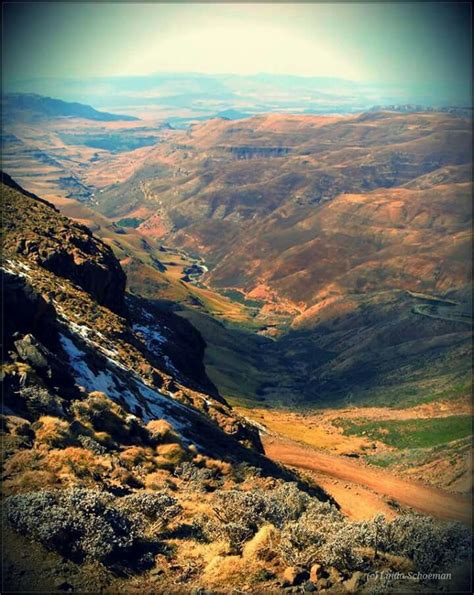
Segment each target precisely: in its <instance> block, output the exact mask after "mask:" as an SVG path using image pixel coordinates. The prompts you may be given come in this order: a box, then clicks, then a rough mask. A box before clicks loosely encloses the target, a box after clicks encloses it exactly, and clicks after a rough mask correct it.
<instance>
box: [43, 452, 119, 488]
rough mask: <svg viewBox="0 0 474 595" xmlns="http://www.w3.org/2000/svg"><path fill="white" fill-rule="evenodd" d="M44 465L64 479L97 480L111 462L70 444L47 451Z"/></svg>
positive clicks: (107, 469) (109, 466)
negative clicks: (67, 446) (69, 445)
mask: <svg viewBox="0 0 474 595" xmlns="http://www.w3.org/2000/svg"><path fill="white" fill-rule="evenodd" d="M45 466H46V467H47V469H48V470H49V471H53V472H54V473H56V474H57V475H58V476H59V477H60V478H62V479H65V480H68V479H72V478H77V479H92V480H95V481H97V480H100V479H101V478H102V476H103V475H104V474H105V473H106V472H107V471H109V470H110V468H111V462H110V461H109V459H107V458H106V457H104V456H102V455H95V454H94V453H92V452H91V451H90V450H86V449H85V448H77V447H74V446H71V447H69V448H64V449H55V450H51V451H49V452H48V454H47V455H46V457H45Z"/></svg>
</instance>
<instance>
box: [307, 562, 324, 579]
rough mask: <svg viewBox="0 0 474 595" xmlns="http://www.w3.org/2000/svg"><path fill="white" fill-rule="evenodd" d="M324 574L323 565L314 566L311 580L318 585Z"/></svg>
mask: <svg viewBox="0 0 474 595" xmlns="http://www.w3.org/2000/svg"><path fill="white" fill-rule="evenodd" d="M323 573H324V570H323V567H322V566H321V564H313V565H312V566H311V570H310V573H309V580H310V581H312V582H313V583H317V582H318V581H319V580H320V579H321V578H323Z"/></svg>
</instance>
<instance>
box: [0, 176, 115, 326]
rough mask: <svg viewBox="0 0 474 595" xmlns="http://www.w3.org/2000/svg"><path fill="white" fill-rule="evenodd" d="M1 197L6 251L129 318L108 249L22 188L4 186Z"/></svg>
mask: <svg viewBox="0 0 474 595" xmlns="http://www.w3.org/2000/svg"><path fill="white" fill-rule="evenodd" d="M6 181H7V182H8V178H7V179H6ZM2 198H3V201H4V220H3V225H4V228H5V232H6V236H5V244H4V247H5V249H6V250H8V251H12V252H15V253H17V254H19V255H21V256H24V257H26V258H27V259H28V260H31V261H32V262H33V263H35V264H37V265H39V266H41V267H43V268H45V269H47V270H49V271H51V272H52V273H55V274H56V275H58V276H60V277H64V278H66V279H69V280H70V281H72V282H73V283H75V284H76V285H78V286H79V287H81V288H82V289H83V290H84V291H86V292H87V293H89V294H90V295H91V296H92V297H93V298H94V299H95V300H96V301H97V302H98V303H99V304H101V305H104V306H107V307H108V308H110V310H112V311H114V312H116V313H118V314H121V315H124V314H125V313H126V308H125V303H124V295H125V282H126V278H125V273H124V272H123V270H122V268H121V267H120V264H119V262H118V260H117V259H116V258H115V256H114V254H113V252H112V250H111V249H110V248H109V247H108V246H106V245H105V244H104V243H103V242H101V241H100V240H98V239H97V238H95V237H94V236H93V235H92V233H91V231H90V230H89V229H88V228H87V227H85V226H83V225H78V224H75V223H72V222H70V221H69V220H67V219H66V218H65V217H62V216H61V215H60V214H59V213H58V211H57V210H56V209H55V208H54V207H53V205H50V204H49V203H47V202H46V201H43V200H39V199H37V198H36V197H34V196H33V195H30V194H29V193H23V192H22V191H21V192H20V191H18V188H16V191H14V190H13V188H12V187H11V186H6V185H3V188H2Z"/></svg>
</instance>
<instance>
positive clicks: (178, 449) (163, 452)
mask: <svg viewBox="0 0 474 595" xmlns="http://www.w3.org/2000/svg"><path fill="white" fill-rule="evenodd" d="M156 452H157V454H158V456H157V457H155V462H156V464H157V466H158V467H159V468H160V469H170V470H172V469H174V468H175V467H177V466H178V465H180V464H181V463H184V462H185V461H188V460H189V459H190V458H191V454H190V453H189V452H187V451H186V450H184V448H183V447H182V446H181V444H177V443H172V444H161V445H160V446H157V448H156Z"/></svg>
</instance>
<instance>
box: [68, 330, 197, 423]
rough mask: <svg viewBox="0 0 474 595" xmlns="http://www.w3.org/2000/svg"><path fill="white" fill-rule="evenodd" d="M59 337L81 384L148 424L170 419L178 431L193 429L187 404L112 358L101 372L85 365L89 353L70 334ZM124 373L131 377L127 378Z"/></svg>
mask: <svg viewBox="0 0 474 595" xmlns="http://www.w3.org/2000/svg"><path fill="white" fill-rule="evenodd" d="M59 338H60V341H61V345H62V347H63V349H64V350H65V351H66V353H67V355H68V359H69V364H70V366H71V368H72V369H73V371H74V377H75V380H76V383H77V384H78V385H80V386H83V387H84V388H85V389H86V390H87V391H89V392H92V391H100V392H103V393H105V394H106V395H107V396H108V397H110V398H111V399H113V400H114V401H117V402H118V403H120V404H124V403H125V404H126V408H127V409H129V410H130V411H132V412H134V413H137V412H140V417H141V418H142V419H143V421H144V422H145V423H146V422H148V421H150V420H152V419H166V420H167V421H169V422H170V423H171V424H172V425H173V427H174V428H176V429H177V430H182V429H184V428H186V427H189V425H190V422H189V421H188V419H187V417H188V416H189V413H190V410H189V408H188V407H186V405H183V404H182V403H179V402H178V401H175V400H174V399H170V398H169V397H167V396H166V395H164V394H163V393H161V392H160V391H158V390H157V389H155V388H153V387H151V386H147V385H146V384H145V383H144V381H143V380H142V379H141V378H140V377H139V376H138V375H137V374H136V373H135V372H134V371H133V370H130V369H126V368H124V367H123V366H120V367H117V366H116V364H115V363H112V362H110V360H109V359H108V358H105V359H106V361H107V362H108V364H109V366H110V367H104V369H103V370H100V371H97V372H94V371H92V370H91V368H90V367H89V366H88V365H87V363H86V362H85V357H86V355H87V354H86V352H85V351H83V350H82V349H80V348H79V347H77V345H76V344H75V343H74V341H72V340H71V339H70V338H69V337H67V336H66V335H64V334H62V333H61V334H60V336H59ZM114 368H115V369H114ZM124 371H125V372H126V374H127V376H126V377H125V378H124Z"/></svg>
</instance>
